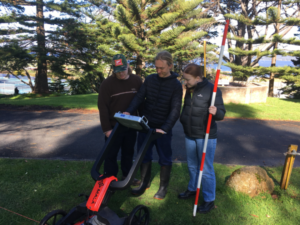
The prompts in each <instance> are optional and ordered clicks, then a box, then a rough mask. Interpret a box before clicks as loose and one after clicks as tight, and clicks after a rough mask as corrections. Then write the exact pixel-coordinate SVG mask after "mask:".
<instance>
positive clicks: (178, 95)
mask: <svg viewBox="0 0 300 225" xmlns="http://www.w3.org/2000/svg"><path fill="white" fill-rule="evenodd" d="M181 106H182V85H181V84H180V82H179V81H178V83H177V85H176V89H175V90H174V93H173V96H172V100H171V106H170V107H171V111H170V113H169V115H168V118H167V119H166V121H165V123H164V124H163V125H162V126H161V129H162V130H163V131H165V132H169V131H170V130H171V129H172V128H173V126H174V125H175V123H176V121H177V120H178V118H179V116H180V110H181Z"/></svg>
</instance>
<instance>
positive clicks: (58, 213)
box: [40, 209, 67, 225]
mask: <svg viewBox="0 0 300 225" xmlns="http://www.w3.org/2000/svg"><path fill="white" fill-rule="evenodd" d="M66 215H67V213H66V212H65V211H63V210H61V209H58V210H54V211H52V212H50V213H48V214H47V215H46V216H45V217H44V218H43V219H42V220H41V222H40V225H55V224H56V223H57V222H58V221H59V220H61V219H62V218H64V217H65V216H66Z"/></svg>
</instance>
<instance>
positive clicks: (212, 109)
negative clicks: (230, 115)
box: [208, 106, 217, 116]
mask: <svg viewBox="0 0 300 225" xmlns="http://www.w3.org/2000/svg"><path fill="white" fill-rule="evenodd" d="M208 111H209V113H210V114H212V115H213V116H214V115H216V113H217V107H216V106H210V107H209V108H208Z"/></svg>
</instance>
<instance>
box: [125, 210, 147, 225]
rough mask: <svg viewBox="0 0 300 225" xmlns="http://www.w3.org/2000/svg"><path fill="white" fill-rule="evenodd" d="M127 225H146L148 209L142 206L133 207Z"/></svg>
mask: <svg viewBox="0 0 300 225" xmlns="http://www.w3.org/2000/svg"><path fill="white" fill-rule="evenodd" d="M127 221H128V223H127V224H128V225H148V224H149V209H148V208H147V207H146V206H144V205H138V206H137V207H135V208H134V209H133V210H132V212H131V213H130V215H129V217H128V220H127Z"/></svg>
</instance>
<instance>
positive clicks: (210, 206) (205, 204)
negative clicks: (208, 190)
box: [197, 201, 215, 214]
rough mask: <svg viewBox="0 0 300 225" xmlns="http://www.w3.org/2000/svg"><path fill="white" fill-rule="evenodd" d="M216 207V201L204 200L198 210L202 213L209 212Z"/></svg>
mask: <svg viewBox="0 0 300 225" xmlns="http://www.w3.org/2000/svg"><path fill="white" fill-rule="evenodd" d="M214 208H215V202H214V201H212V202H203V203H202V204H201V205H200V206H199V207H198V208H197V212H198V213H201V214H206V213H209V212H210V210H212V209H214Z"/></svg>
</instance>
